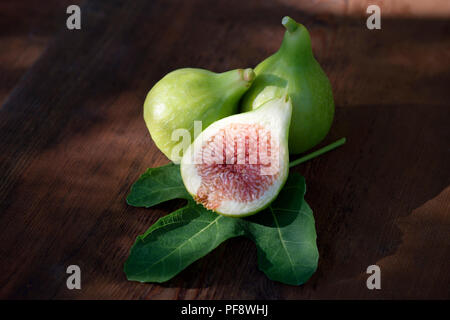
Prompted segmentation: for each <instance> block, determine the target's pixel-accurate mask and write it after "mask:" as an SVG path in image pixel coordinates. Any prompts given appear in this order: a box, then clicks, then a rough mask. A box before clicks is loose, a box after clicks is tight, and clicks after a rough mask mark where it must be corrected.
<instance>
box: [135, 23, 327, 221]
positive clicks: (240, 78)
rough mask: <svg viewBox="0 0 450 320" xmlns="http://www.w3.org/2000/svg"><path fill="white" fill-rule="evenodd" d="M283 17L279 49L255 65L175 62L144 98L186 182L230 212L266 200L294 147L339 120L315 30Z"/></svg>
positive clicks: (162, 145) (157, 135)
mask: <svg viewBox="0 0 450 320" xmlns="http://www.w3.org/2000/svg"><path fill="white" fill-rule="evenodd" d="M282 24H283V25H284V27H285V28H286V32H285V35H284V39H283V42H282V44H281V47H280V49H279V50H278V51H277V52H276V53H275V54H273V55H272V56H270V57H269V58H267V59H266V60H264V61H263V62H261V63H260V64H259V65H258V66H257V67H256V68H255V70H254V71H253V70H252V69H245V70H244V69H237V70H232V71H228V72H224V73H220V74H217V73H214V72H211V71H207V70H202V69H192V68H186V69H180V70H176V71H173V72H171V73H169V74H167V75H166V76H165V77H164V78H163V79H161V80H160V81H159V82H158V83H157V84H156V85H155V86H154V87H153V88H152V89H151V90H150V92H149V93H148V95H147V98H146V100H145V103H144V119H145V122H146V124H147V127H148V129H149V131H150V134H151V136H152V138H153V141H154V142H155V144H156V146H157V147H158V148H159V149H160V150H161V151H162V152H163V153H164V154H165V155H166V156H167V157H168V158H169V159H170V160H172V161H173V162H174V163H180V162H181V175H182V178H183V182H184V185H185V186H186V189H187V190H188V191H189V193H190V194H191V195H192V197H193V198H194V199H195V200H196V201H197V202H198V203H201V204H203V205H204V206H205V207H206V208H208V209H210V210H213V211H215V212H217V213H220V214H223V215H228V216H234V217H242V216H247V215H251V214H254V213H256V212H259V211H261V210H262V209H264V208H265V207H267V206H268V205H269V204H270V203H271V202H272V201H273V200H274V199H275V198H276V197H277V195H278V193H279V192H280V190H281V188H282V187H283V185H284V183H285V182H286V179H287V176H288V169H289V154H298V153H302V152H304V151H306V150H309V149H311V148H312V147H314V146H315V145H317V144H318V143H319V142H320V141H321V140H322V139H323V138H324V137H325V136H326V134H327V133H328V131H329V129H330V126H331V123H332V121H333V114H334V103H333V95H332V91H331V85H330V82H329V81H328V78H327V76H326V75H325V73H324V72H323V70H322V68H321V67H320V65H319V64H318V63H317V61H316V60H315V58H314V56H313V53H312V48H311V39H310V36H309V33H308V30H306V28H305V27H304V26H303V25H301V24H298V23H297V22H295V21H294V20H293V19H291V18H290V17H284V18H283V20H282ZM239 104H240V105H239ZM238 111H242V113H237V112H238ZM196 123H198V124H199V125H198V126H200V127H201V128H200V129H199V130H197V132H196V130H195V128H196ZM202 129H204V130H203V131H202V132H201V133H199V132H198V131H201V130H202ZM191 137H194V138H195V140H194V141H193V142H192V138H191ZM180 138H182V141H180Z"/></svg>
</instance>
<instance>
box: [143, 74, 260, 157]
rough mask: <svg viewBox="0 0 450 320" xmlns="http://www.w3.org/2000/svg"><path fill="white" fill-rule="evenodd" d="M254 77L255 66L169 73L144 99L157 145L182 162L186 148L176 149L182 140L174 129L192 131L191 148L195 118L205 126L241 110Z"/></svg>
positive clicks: (146, 113) (145, 117)
mask: <svg viewBox="0 0 450 320" xmlns="http://www.w3.org/2000/svg"><path fill="white" fill-rule="evenodd" d="M254 77H255V73H254V72H253V70H252V69H245V70H244V69H236V70H231V71H227V72H224V73H214V72H211V71H208V70H203V69H194V68H185V69H179V70H175V71H173V72H170V73H169V74H167V75H166V76H165V77H164V78H162V79H161V80H160V81H159V82H158V83H156V84H155V86H154V87H153V88H152V89H151V90H150V92H149V93H148V95H147V98H146V99H145V102H144V120H145V123H146V125H147V128H148V130H149V131H150V135H151V136H152V139H153V141H154V142H155V144H156V146H157V147H158V148H159V149H160V150H161V151H162V152H163V153H164V154H165V155H166V156H167V157H168V158H169V159H170V160H172V161H174V162H176V163H178V162H179V161H180V160H181V156H182V153H183V149H180V150H178V148H177V149H174V147H175V146H177V145H179V144H180V141H179V139H177V137H176V136H175V137H174V136H173V133H174V131H175V130H177V129H185V131H186V130H187V131H188V132H189V136H190V137H189V140H190V141H189V142H188V143H187V144H186V148H187V147H188V146H189V145H190V143H191V142H192V141H193V139H194V138H195V137H194V121H201V125H202V129H203V130H204V129H205V128H206V127H208V126H209V125H210V124H211V123H213V122H214V121H216V120H219V119H222V118H224V117H227V116H230V115H232V114H235V113H237V112H238V102H239V100H240V98H241V97H242V95H243V94H244V93H245V92H246V91H247V89H248V88H249V87H250V85H251V84H252V82H253V79H254ZM187 131H186V132H187ZM178 138H179V137H178ZM175 150H176V152H175ZM173 151H174V152H173Z"/></svg>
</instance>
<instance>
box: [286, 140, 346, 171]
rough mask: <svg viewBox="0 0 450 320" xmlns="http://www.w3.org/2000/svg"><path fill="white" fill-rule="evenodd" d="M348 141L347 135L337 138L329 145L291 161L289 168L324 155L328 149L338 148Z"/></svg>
mask: <svg viewBox="0 0 450 320" xmlns="http://www.w3.org/2000/svg"><path fill="white" fill-rule="evenodd" d="M346 141H347V139H345V137H344V138H341V139H339V140H337V141H335V142H333V143H330V144H329V145H327V146H325V147H323V148H320V149H319V150H316V151H314V152H311V153H310V154H307V155H306V156H303V157H301V158H298V159H296V160H294V161H291V162H290V163H289V168H292V167H295V166H297V165H299V164H301V163H303V162H306V161H308V160H311V159H314V158H315V157H318V156H320V155H322V154H324V153H326V152H328V151H331V150H333V149H336V148H337V147H340V146H342V145H343V144H344V143H345V142H346Z"/></svg>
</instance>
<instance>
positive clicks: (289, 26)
mask: <svg viewBox="0 0 450 320" xmlns="http://www.w3.org/2000/svg"><path fill="white" fill-rule="evenodd" d="M281 24H282V25H283V26H284V27H285V28H286V30H287V31H288V32H289V33H292V32H294V31H295V30H297V27H298V24H297V22H295V20H294V19H292V18H291V17H288V16H286V17H284V18H283V19H282V20H281Z"/></svg>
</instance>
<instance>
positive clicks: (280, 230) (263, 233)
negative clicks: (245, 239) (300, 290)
mask: <svg viewBox="0 0 450 320" xmlns="http://www.w3.org/2000/svg"><path fill="white" fill-rule="evenodd" d="M305 189H306V186H305V179H304V178H303V177H302V176H300V175H299V174H297V173H292V174H291V175H290V176H289V178H288V181H287V182H286V185H285V186H284V188H283V190H282V191H281V192H280V194H279V195H278V197H277V199H276V200H275V201H274V202H273V203H272V204H271V205H270V207H269V208H268V209H266V210H265V211H264V212H261V213H258V214H256V215H254V216H252V217H249V218H247V219H248V220H249V221H248V224H247V228H248V233H249V235H250V238H252V239H253V241H254V242H255V244H256V247H257V248H258V266H259V268H260V270H261V271H263V272H264V273H265V274H266V275H267V277H269V279H272V280H276V281H280V282H283V283H287V284H292V285H300V284H303V283H305V282H306V281H307V280H308V279H309V278H310V277H311V275H312V274H313V273H314V272H315V271H316V269H317V263H318V259H319V252H318V250H317V246H316V229H315V224H314V217H313V213H312V210H311V208H310V207H309V206H308V204H307V203H306V201H305V200H304V198H303V196H304V194H305Z"/></svg>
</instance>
